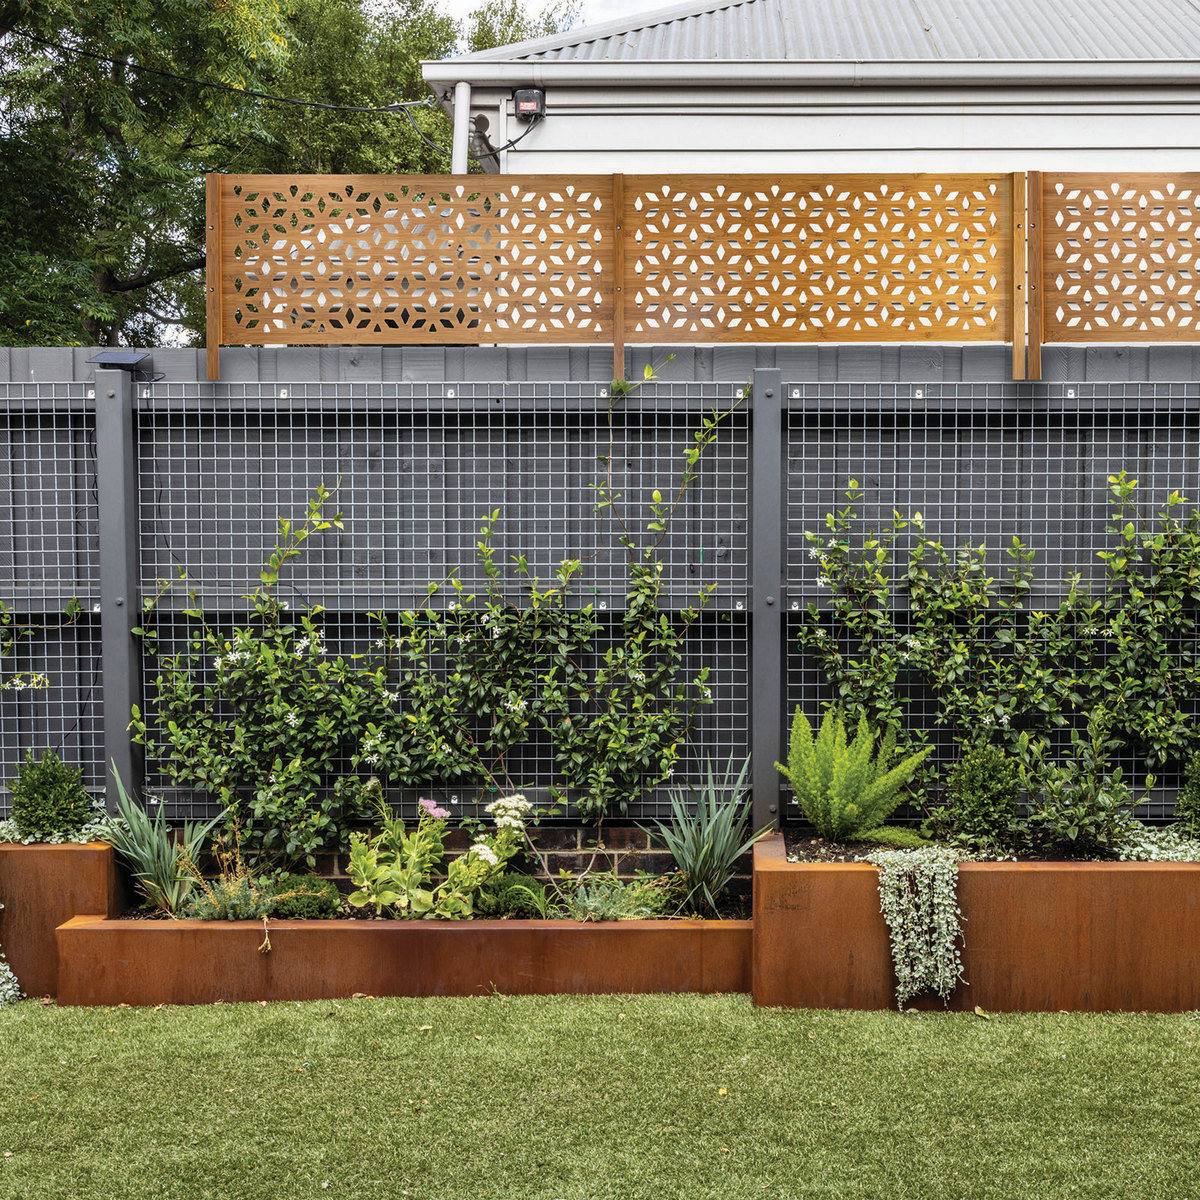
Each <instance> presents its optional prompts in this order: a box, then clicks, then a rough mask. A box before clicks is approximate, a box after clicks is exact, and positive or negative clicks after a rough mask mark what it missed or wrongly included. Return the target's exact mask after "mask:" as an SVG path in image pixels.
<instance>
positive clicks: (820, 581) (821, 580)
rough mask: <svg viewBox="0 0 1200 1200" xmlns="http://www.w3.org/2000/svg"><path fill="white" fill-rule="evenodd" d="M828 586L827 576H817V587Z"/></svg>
mask: <svg viewBox="0 0 1200 1200" xmlns="http://www.w3.org/2000/svg"><path fill="white" fill-rule="evenodd" d="M828 586H829V577H828V576H827V575H818V576H817V587H819V588H827V587H828Z"/></svg>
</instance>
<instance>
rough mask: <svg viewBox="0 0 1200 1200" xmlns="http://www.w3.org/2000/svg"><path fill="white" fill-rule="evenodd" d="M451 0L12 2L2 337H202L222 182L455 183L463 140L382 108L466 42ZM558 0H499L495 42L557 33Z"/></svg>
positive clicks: (0, 124) (1, 219)
mask: <svg viewBox="0 0 1200 1200" xmlns="http://www.w3.org/2000/svg"><path fill="white" fill-rule="evenodd" d="M436 3H437V0H385V2H383V3H380V2H378V0H376V2H375V3H371V4H368V3H367V0H291V2H290V4H287V3H280V0H237V3H230V0H88V3H86V4H83V3H80V2H79V0H0V70H2V72H3V74H2V77H0V227H2V228H3V231H4V236H3V238H0V344H6V345H46V344H60V345H61V344H68V345H69V344H82V343H93V344H99V345H118V344H122V343H123V344H132V345H153V344H156V343H158V342H160V341H162V340H163V334H164V331H165V329H166V328H167V327H168V326H172V325H173V326H176V327H179V328H181V329H182V330H183V331H184V335H185V336H187V337H189V338H191V339H194V340H197V341H198V340H202V338H203V329H204V305H203V287H202V268H203V266H204V232H205V230H204V187H203V175H204V172H206V171H211V170H227V171H236V172H240V173H253V172H275V173H289V172H294V173H324V172H329V173H349V174H360V173H361V174H371V173H385V174H393V173H405V172H422V173H438V172H442V171H445V170H447V169H448V161H447V157H448V148H449V145H450V140H451V139H450V130H449V125H448V122H447V121H446V117H445V114H444V113H443V112H442V110H441V109H440V107H437V108H430V109H429V110H422V111H421V112H419V113H418V114H416V115H415V116H414V120H415V121H416V122H417V123H418V124H419V125H420V127H421V129H422V131H423V132H424V133H425V134H426V135H427V136H428V138H429V139H430V141H432V142H434V143H435V144H436V145H438V146H441V147H445V148H447V154H445V155H443V154H442V153H440V152H439V151H438V150H436V149H434V148H431V147H430V145H429V144H428V143H427V142H426V141H424V140H423V139H422V137H421V136H420V134H418V133H417V132H416V131H415V130H414V129H413V126H412V124H411V123H410V122H409V120H408V119H407V118H406V117H405V116H404V114H403V113H400V112H347V111H334V110H330V109H323V108H306V107H299V106H295V105H291V104H287V105H284V104H279V103H274V102H270V101H267V100H264V99H262V98H256V97H252V96H249V95H247V94H246V91H247V90H251V91H258V92H264V93H269V94H271V95H274V96H280V97H286V98H291V99H295V100H309V101H318V102H321V103H324V104H332V105H342V106H348V107H359V108H385V107H387V106H388V105H391V104H394V103H395V102H396V101H398V100H418V99H424V98H425V97H426V96H427V89H426V87H425V85H424V82H423V80H422V79H421V74H420V60H421V59H423V58H426V59H428V58H440V57H443V56H445V55H446V54H449V53H452V52H453V51H454V49H455V46H456V40H457V38H458V35H459V30H458V27H457V25H456V23H455V22H454V21H453V20H451V19H450V18H449V17H447V16H444V15H443V14H441V13H440V12H439V11H438V9H437V7H436ZM574 15H575V14H574V10H573V9H572V8H570V7H569V5H568V6H564V5H562V4H561V3H560V4H559V5H558V6H557V7H554V6H552V7H551V8H548V9H546V10H544V11H543V12H541V13H540V14H535V15H530V14H528V13H526V11H525V8H524V6H523V4H522V3H521V0H488V2H487V3H486V4H484V5H483V7H482V8H480V9H478V10H477V11H476V12H475V13H474V14H472V25H471V32H470V46H471V48H472V49H481V48H485V47H489V46H493V45H497V44H500V43H502V42H504V41H511V40H514V39H520V38H523V37H529V36H534V35H536V34H540V33H546V32H553V31H554V29H556V28H558V27H560V26H562V25H563V24H564V22H569V21H570V20H573V19H574Z"/></svg>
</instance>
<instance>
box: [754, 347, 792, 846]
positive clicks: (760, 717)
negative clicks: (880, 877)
mask: <svg viewBox="0 0 1200 1200" xmlns="http://www.w3.org/2000/svg"><path fill="white" fill-rule="evenodd" d="M750 398H751V405H752V407H751V413H750V420H751V437H750V698H751V702H750V758H751V767H750V777H751V781H752V785H753V789H754V801H753V815H754V828H755V829H761V828H762V827H763V826H764V825H770V824H775V825H778V823H779V773H778V772H777V771H776V770H775V760H776V759H781V758H782V757H783V746H782V744H781V741H780V738H781V736H782V732H783V723H782V721H781V715H782V713H783V665H782V662H783V656H784V647H783V465H784V457H783V441H784V429H783V413H784V402H783V374H782V372H780V371H778V370H773V369H772V370H757V371H755V372H754V373H753V375H752V376H751V379H750Z"/></svg>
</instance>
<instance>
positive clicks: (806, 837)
mask: <svg viewBox="0 0 1200 1200" xmlns="http://www.w3.org/2000/svg"><path fill="white" fill-rule="evenodd" d="M783 835H784V842H785V844H786V846H787V856H788V861H789V862H793V861H794V862H812V863H822V862H827V863H853V862H865V861H866V858H867V856H868V855H869V854H874V853H875V852H876V851H877V850H888V849H891V847H889V846H881V845H879V844H878V843H876V842H830V841H826V840H825V839H824V838H819V837H816V836H814V835H813V833H812V831H811V829H804V828H803V827H801V828H798V829H784V831H783ZM1003 861H1005V862H1095V861H1097V860H1095V859H1093V858H1091V857H1090V856H1088V855H1083V856H1080V857H1076V858H1070V857H1068V856H1066V855H1063V854H1053V853H1048V852H1041V853H1039V852H1038V851H1035V850H1021V851H1017V852H1015V853H1013V854H1010V855H1006V856H1005V858H1004V860H1003ZM1100 861H1109V860H1107V859H1105V860H1100Z"/></svg>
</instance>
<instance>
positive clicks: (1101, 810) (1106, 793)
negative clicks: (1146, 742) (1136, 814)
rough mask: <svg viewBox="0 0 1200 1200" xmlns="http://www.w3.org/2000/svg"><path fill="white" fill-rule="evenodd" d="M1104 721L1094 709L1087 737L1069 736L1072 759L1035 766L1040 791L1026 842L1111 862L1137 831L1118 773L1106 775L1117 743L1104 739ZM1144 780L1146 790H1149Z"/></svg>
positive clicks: (1132, 801) (1106, 734)
mask: <svg viewBox="0 0 1200 1200" xmlns="http://www.w3.org/2000/svg"><path fill="white" fill-rule="evenodd" d="M1108 731H1109V717H1108V714H1107V713H1105V712H1104V710H1103V709H1098V710H1096V712H1094V713H1092V714H1091V716H1090V717H1089V718H1088V736H1087V737H1086V738H1083V737H1081V736H1080V734H1079V732H1078V730H1074V729H1073V730H1072V731H1071V748H1072V754H1071V756H1070V757H1069V758H1067V759H1065V760H1064V761H1063V762H1061V763H1059V764H1058V765H1051V766H1047V765H1045V764H1043V763H1040V762H1039V761H1037V751H1036V748H1035V747H1031V748H1030V749H1031V751H1033V763H1034V765H1033V766H1032V767H1031V769H1030V772H1029V774H1030V777H1031V779H1034V780H1038V781H1040V784H1041V791H1040V794H1039V795H1038V796H1037V797H1036V799H1035V801H1034V805H1033V809H1032V811H1031V812H1030V814H1029V831H1030V836H1031V838H1032V839H1033V840H1034V841H1035V842H1038V843H1041V844H1043V845H1047V846H1052V847H1055V848H1056V849H1058V850H1063V851H1066V852H1068V853H1070V854H1073V855H1079V856H1086V857H1090V856H1096V855H1101V856H1105V857H1108V856H1111V855H1113V854H1114V853H1116V852H1117V850H1118V848H1119V847H1120V846H1121V845H1122V844H1123V843H1124V842H1125V841H1126V840H1127V839H1128V838H1129V836H1130V835H1131V833H1133V832H1134V831H1135V830H1136V829H1137V822H1136V821H1135V820H1134V818H1133V814H1132V810H1133V807H1134V805H1135V804H1136V803H1137V801H1136V800H1135V799H1134V795H1133V792H1132V790H1131V789H1130V787H1129V785H1128V784H1127V783H1125V782H1124V781H1123V779H1122V772H1121V768H1120V767H1115V768H1114V769H1113V771H1112V772H1111V774H1110V773H1108V771H1107V764H1108V759H1109V756H1110V755H1111V754H1112V753H1113V752H1114V751H1115V750H1116V748H1117V747H1118V746H1119V745H1120V742H1119V741H1118V740H1117V739H1116V738H1113V737H1110V736H1109V732H1108ZM1153 782H1154V780H1153V777H1147V780H1146V786H1147V788H1150V787H1152V786H1153Z"/></svg>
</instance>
